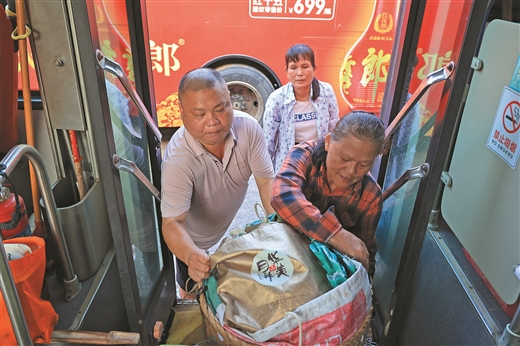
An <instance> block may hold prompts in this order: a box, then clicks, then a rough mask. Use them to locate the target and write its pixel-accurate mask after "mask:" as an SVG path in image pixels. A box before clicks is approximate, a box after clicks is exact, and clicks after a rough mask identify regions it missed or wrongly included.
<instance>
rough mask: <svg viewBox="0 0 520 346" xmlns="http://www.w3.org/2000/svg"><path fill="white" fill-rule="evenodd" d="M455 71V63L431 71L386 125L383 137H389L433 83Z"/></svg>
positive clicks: (440, 80)
mask: <svg viewBox="0 0 520 346" xmlns="http://www.w3.org/2000/svg"><path fill="white" fill-rule="evenodd" d="M454 70H455V63H454V62H453V61H450V62H449V63H448V64H447V65H446V66H444V67H443V68H441V69H438V70H437V71H433V72H432V73H430V74H429V75H427V76H426V78H424V79H423V81H422V82H421V84H419V87H417V90H415V92H414V93H413V95H412V96H411V97H410V98H409V99H408V101H406V103H405V105H404V106H403V108H401V110H400V111H399V113H398V114H397V115H396V116H395V118H394V120H392V122H391V123H390V125H388V127H387V128H386V131H385V137H387V138H388V137H390V136H391V135H392V133H393V132H394V131H395V129H396V128H397V126H398V125H399V124H400V123H401V121H403V119H404V117H405V116H406V115H407V114H408V112H410V110H412V108H413V106H415V104H416V103H417V101H419V99H420V98H421V96H422V95H423V94H424V93H425V92H426V91H427V90H428V89H429V88H430V86H432V85H433V84H435V83H438V82H442V81H444V80H446V79H448V78H449V77H450V76H451V74H452V73H453V71H454Z"/></svg>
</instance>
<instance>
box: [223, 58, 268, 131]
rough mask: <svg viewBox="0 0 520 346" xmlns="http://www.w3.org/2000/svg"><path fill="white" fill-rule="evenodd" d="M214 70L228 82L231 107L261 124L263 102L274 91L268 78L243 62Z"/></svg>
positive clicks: (263, 108)
mask: <svg viewBox="0 0 520 346" xmlns="http://www.w3.org/2000/svg"><path fill="white" fill-rule="evenodd" d="M216 70H217V71H219V72H220V74H221V75H222V76H223V77H224V80H225V81H226V82H227V84H228V88H229V91H230V93H231V103H232V105H233V108H234V109H237V110H240V111H243V112H246V113H248V114H250V115H251V116H253V117H254V118H255V119H256V120H257V121H258V123H259V124H260V126H262V125H263V123H262V120H263V116H264V110H265V102H266V101H267V98H268V97H269V95H270V94H271V93H272V92H273V91H274V86H273V85H272V84H271V82H270V81H269V79H268V78H267V77H266V76H265V75H264V74H263V73H262V72H260V71H259V70H257V69H255V68H253V67H251V66H248V65H243V64H227V65H222V66H219V67H217V68H216Z"/></svg>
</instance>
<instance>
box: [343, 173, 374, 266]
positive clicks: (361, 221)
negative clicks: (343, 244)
mask: <svg viewBox="0 0 520 346" xmlns="http://www.w3.org/2000/svg"><path fill="white" fill-rule="evenodd" d="M365 179H369V178H367V177H365ZM382 208H383V199H382V194H381V189H380V188H379V185H377V184H376V183H375V182H372V181H371V180H370V183H369V184H368V186H366V188H365V189H363V191H362V194H361V199H360V201H359V205H358V210H359V211H360V214H359V217H358V222H357V224H356V225H355V226H354V227H352V228H350V229H347V230H348V231H350V232H352V233H354V235H356V236H357V237H358V238H359V239H361V240H362V241H363V242H364V243H365V245H366V247H367V250H368V253H369V270H368V273H369V275H371V276H373V274H374V269H375V263H376V252H377V242H376V229H377V225H378V223H379V219H380V218H381V212H382Z"/></svg>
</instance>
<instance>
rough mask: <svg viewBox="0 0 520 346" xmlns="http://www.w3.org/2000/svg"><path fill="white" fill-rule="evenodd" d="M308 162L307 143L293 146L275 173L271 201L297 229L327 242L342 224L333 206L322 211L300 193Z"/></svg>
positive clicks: (281, 215)
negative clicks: (322, 212)
mask: <svg viewBox="0 0 520 346" xmlns="http://www.w3.org/2000/svg"><path fill="white" fill-rule="evenodd" d="M309 165H312V163H311V153H310V152H309V150H308V147H306V145H305V144H300V145H297V146H294V147H293V148H292V149H291V151H289V153H288V154H287V157H286V158H285V160H284V162H283V164H282V167H281V168H280V170H279V171H278V173H277V175H276V178H275V181H274V183H273V190H272V195H271V205H272V207H273V208H274V210H275V211H276V213H277V214H278V215H279V216H280V217H281V218H282V219H283V220H284V221H285V222H287V223H288V224H290V225H291V226H292V227H293V228H295V229H296V230H298V231H300V232H302V233H303V234H305V235H307V236H309V237H311V238H313V239H316V240H318V241H322V242H327V241H328V240H329V239H330V238H331V237H332V236H333V235H334V234H335V233H336V232H338V231H339V230H340V229H341V228H342V227H341V223H340V222H339V220H338V218H337V217H336V215H335V214H334V208H333V207H331V208H329V209H328V210H327V211H326V212H325V213H324V214H321V213H320V210H319V209H318V208H316V207H315V206H314V205H313V204H312V203H311V202H310V201H308V200H307V198H306V197H305V195H304V194H303V191H302V188H303V186H304V184H305V182H306V179H307V178H306V172H307V169H308V167H309ZM312 169H315V168H312Z"/></svg>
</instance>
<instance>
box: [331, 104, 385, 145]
mask: <svg viewBox="0 0 520 346" xmlns="http://www.w3.org/2000/svg"><path fill="white" fill-rule="evenodd" d="M347 136H354V137H356V138H358V139H363V140H368V141H370V142H372V144H373V145H374V147H375V149H376V153H377V154H381V153H382V152H383V149H384V147H385V126H384V125H383V122H382V121H381V119H380V118H379V117H377V116H376V115H375V114H373V113H369V112H362V111H353V112H351V113H349V114H347V115H345V116H343V117H341V119H339V121H338V123H337V124H336V126H335V127H334V129H333V130H332V132H331V133H330V137H331V139H332V140H333V141H334V142H337V141H341V140H343V139H344V138H345V137H347Z"/></svg>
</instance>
